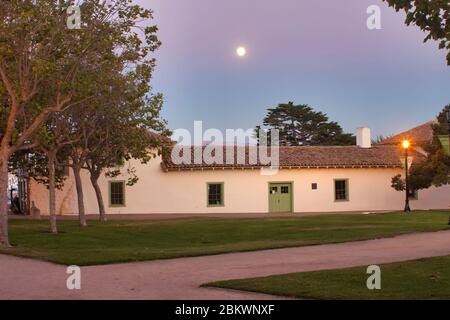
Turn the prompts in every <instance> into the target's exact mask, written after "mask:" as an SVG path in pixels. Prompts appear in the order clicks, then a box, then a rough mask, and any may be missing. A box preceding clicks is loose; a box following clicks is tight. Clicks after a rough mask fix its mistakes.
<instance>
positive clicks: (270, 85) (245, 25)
mask: <svg viewBox="0 0 450 320" xmlns="http://www.w3.org/2000/svg"><path fill="white" fill-rule="evenodd" d="M138 2H139V3H141V4H143V5H144V6H145V7H148V8H151V9H153V10H154V15H155V23H156V24H157V25H158V26H159V29H160V31H159V38H160V39H161V41H162V42H163V45H162V47H161V49H160V50H159V52H158V54H157V59H158V66H157V70H156V73H155V74H154V81H153V87H154V90H155V91H159V92H162V93H163V94H164V96H165V108H164V113H163V115H164V117H165V118H166V119H167V120H168V121H169V127H170V128H171V129H177V128H186V129H189V130H191V129H192V127H193V121H194V120H203V122H204V127H206V128H218V129H221V130H224V129H226V128H244V129H248V128H253V127H254V126H255V125H257V124H258V123H261V122H262V119H263V117H264V115H265V114H266V109H267V108H268V107H273V106H276V105H277V104H278V103H285V102H288V101H294V102H295V103H297V104H309V105H310V106H312V107H314V108H315V109H316V110H320V111H323V112H325V113H327V114H328V115H329V116H330V118H331V119H332V120H335V121H338V122H339V123H340V124H341V125H342V126H343V127H344V130H346V131H347V132H354V131H355V128H356V127H359V126H369V127H371V128H372V129H373V135H374V136H375V135H379V134H383V135H388V134H391V133H396V132H399V131H401V130H405V129H409V128H411V127H413V126H416V125H419V124H421V123H423V122H425V121H427V120H430V119H432V118H433V117H434V116H435V115H436V114H437V113H438V112H439V111H440V110H441V109H442V108H443V107H444V106H445V105H446V104H448V103H450V90H449V88H450V77H449V76H450V68H449V67H447V63H446V59H445V51H443V50H438V48H437V43H436V42H428V43H427V44H423V38H424V37H425V34H424V33H422V32H421V31H420V30H419V29H418V28H417V27H416V26H409V27H407V26H406V25H405V24H404V15H403V14H402V13H397V12H395V11H394V10H393V9H392V8H389V7H387V4H386V3H384V2H382V1H381V0H340V1H336V0H322V1H312V0H309V1H306V0H276V1H275V0H222V1H219V0H188V1H186V0H145V1H144V0H141V1H138ZM370 5H378V6H380V7H381V22H382V29H381V30H369V29H368V28H367V26H366V20H367V18H368V16H369V15H368V14H367V13H366V10H367V8H368V6H370ZM239 46H243V47H245V48H246V49H247V55H246V56H245V57H243V58H242V57H238V56H237V55H236V48H237V47H239Z"/></svg>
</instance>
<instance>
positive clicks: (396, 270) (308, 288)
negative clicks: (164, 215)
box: [207, 256, 450, 300]
mask: <svg viewBox="0 0 450 320" xmlns="http://www.w3.org/2000/svg"><path fill="white" fill-rule="evenodd" d="M380 267H381V290H368V289H367V287H366V281H367V278H368V276H369V275H367V274H366V267H357V268H349V269H337V270H329V271H315V272H303V273H292V274H286V275H277V276H270V277H264V278H254V279H244V280H232V281H223V282H216V283H212V284H208V285H207V286H214V287H220V288H228V289H237V290H245V291H254V292H262V293H268V294H274V295H280V296H290V297H296V298H306V299H389V300H394V299H420V300H423V299H450V256H446V257H437V258H427V259H421V260H415V261H408V262H399V263H391V264H385V265H381V266H380Z"/></svg>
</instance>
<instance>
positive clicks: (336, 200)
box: [333, 179, 350, 202]
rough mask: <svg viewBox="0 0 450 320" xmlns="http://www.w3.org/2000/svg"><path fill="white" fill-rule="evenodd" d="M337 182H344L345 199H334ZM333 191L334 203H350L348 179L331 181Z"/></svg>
mask: <svg viewBox="0 0 450 320" xmlns="http://www.w3.org/2000/svg"><path fill="white" fill-rule="evenodd" d="M338 181H344V182H345V199H336V195H337V193H336V191H337V189H336V182H338ZM333 189H334V195H333V197H334V202H348V201H350V183H349V179H334V181H333Z"/></svg>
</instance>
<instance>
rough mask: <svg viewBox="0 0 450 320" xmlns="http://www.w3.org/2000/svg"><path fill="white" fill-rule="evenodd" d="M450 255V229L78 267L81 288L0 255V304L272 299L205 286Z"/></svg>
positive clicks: (38, 264)
mask: <svg viewBox="0 0 450 320" xmlns="http://www.w3.org/2000/svg"><path fill="white" fill-rule="evenodd" d="M444 255H450V231H440V232H431V233H416V234H409V235H402V236H397V237H393V238H385V239H378V240H369V241H359V242H348V243H341V244H330V245H319V246H309V247H299V248H287V249H276V250H264V251H255V252H247V253H232V254H222V255H216V256H205V257H195V258H181V259H171V260H157V261H149V262H137V263H128V264H115V265H106V266H92V267H83V268H82V289H81V290H78V291H69V290H67V288H66V279H67V275H66V274H65V270H66V269H65V267H64V266H60V265H55V264H51V263H47V262H42V261H36V260H31V259H23V258H17V257H12V256H6V255H0V299H194V300H195V299H273V298H275V297H273V296H268V295H260V294H254V293H245V292H238V291H231V290H221V289H209V288H200V287H199V286H200V285H201V284H204V283H208V282H212V281H218V280H227V279H237V278H248V277H258V276H267V275H272V274H282V273H290V272H299V271H312V270H322V269H335V268H343V267H351V266H360V265H364V266H366V265H370V264H381V263H389V262H396V261H405V260H413V259H418V258H424V257H433V256H444Z"/></svg>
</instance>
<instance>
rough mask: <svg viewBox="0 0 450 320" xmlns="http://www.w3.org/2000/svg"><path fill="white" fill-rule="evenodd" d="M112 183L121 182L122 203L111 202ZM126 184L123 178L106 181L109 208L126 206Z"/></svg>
mask: <svg viewBox="0 0 450 320" xmlns="http://www.w3.org/2000/svg"><path fill="white" fill-rule="evenodd" d="M113 183H121V184H122V190H123V204H112V195H111V191H112V189H111V185H112V184H113ZM125 190H126V185H125V181H124V180H114V181H108V198H109V207H110V208H123V207H125V206H126V191H125Z"/></svg>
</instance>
